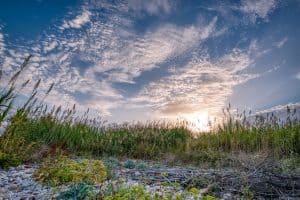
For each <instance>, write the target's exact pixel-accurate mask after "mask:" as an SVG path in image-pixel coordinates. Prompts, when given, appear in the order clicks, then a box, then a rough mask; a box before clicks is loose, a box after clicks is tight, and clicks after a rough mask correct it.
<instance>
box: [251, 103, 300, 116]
mask: <svg viewBox="0 0 300 200" xmlns="http://www.w3.org/2000/svg"><path fill="white" fill-rule="evenodd" d="M287 107H289V108H290V109H291V111H293V110H294V109H296V110H299V109H300V102H296V103H288V104H284V105H276V106H273V107H271V108H268V109H265V110H261V111H258V112H256V114H264V113H272V112H286V111H287ZM299 114H300V113H299Z"/></svg>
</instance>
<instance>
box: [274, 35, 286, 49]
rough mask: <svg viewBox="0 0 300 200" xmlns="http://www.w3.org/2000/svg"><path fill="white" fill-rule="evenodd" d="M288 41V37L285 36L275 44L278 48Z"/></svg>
mask: <svg viewBox="0 0 300 200" xmlns="http://www.w3.org/2000/svg"><path fill="white" fill-rule="evenodd" d="M287 41H288V38H287V37H285V38H283V39H282V40H280V41H279V42H277V43H276V44H275V46H276V47H277V48H281V47H282V46H283V45H284V44H285V43H286V42H287Z"/></svg>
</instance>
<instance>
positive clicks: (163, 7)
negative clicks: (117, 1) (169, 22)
mask: <svg viewBox="0 0 300 200" xmlns="http://www.w3.org/2000/svg"><path fill="white" fill-rule="evenodd" d="M174 3H175V1H173V0H147V1H145V0H129V8H130V9H132V10H134V11H138V12H143V11H146V12H147V13H148V14H150V15H158V14H162V13H170V12H171V10H172V9H173V8H174V6H175V5H174Z"/></svg>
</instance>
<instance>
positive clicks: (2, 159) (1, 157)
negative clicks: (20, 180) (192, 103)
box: [0, 152, 22, 169]
mask: <svg viewBox="0 0 300 200" xmlns="http://www.w3.org/2000/svg"><path fill="white" fill-rule="evenodd" d="M21 163H22V160H20V158H18V157H17V156H16V155H15V154H7V153H3V152H0V168H3V169H7V168H9V167H15V166H18V165H20V164H21Z"/></svg>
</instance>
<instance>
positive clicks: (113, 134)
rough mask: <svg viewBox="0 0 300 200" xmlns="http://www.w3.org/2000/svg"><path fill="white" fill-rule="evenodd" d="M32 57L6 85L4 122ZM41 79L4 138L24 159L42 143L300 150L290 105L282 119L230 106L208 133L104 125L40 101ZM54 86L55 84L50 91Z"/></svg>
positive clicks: (75, 148) (185, 156)
mask: <svg viewBox="0 0 300 200" xmlns="http://www.w3.org/2000/svg"><path fill="white" fill-rule="evenodd" d="M28 61H29V59H27V60H26V61H25V64H24V65H22V67H21V70H20V71H19V72H17V74H15V75H14V76H13V77H12V78H11V80H10V81H9V84H8V87H6V88H4V89H2V90H1V93H0V123H1V121H2V120H3V119H4V118H5V117H7V114H8V113H9V111H10V110H11V109H12V106H13V100H14V99H15V98H16V96H17V93H16V92H15V91H16V89H15V81H16V79H17V78H18V76H19V75H20V73H21V71H22V70H23V69H24V67H25V66H26V64H27V63H28ZM39 83H40V80H39V81H38V82H37V83H36V84H35V86H34V89H33V90H32V93H31V95H30V96H29V97H28V100H27V101H26V102H25V103H24V104H23V106H21V107H19V108H18V109H17V111H16V112H15V113H14V115H13V116H12V117H11V119H10V125H9V126H8V127H7V128H6V130H5V133H4V135H3V136H2V137H0V152H4V153H7V154H16V155H17V156H19V157H20V158H21V159H22V160H24V161H26V160H30V159H31V158H30V155H31V154H33V153H32V152H35V151H39V149H40V148H41V146H43V145H44V146H45V145H46V146H49V147H55V148H60V149H63V150H66V151H68V152H70V153H73V154H76V155H81V154H90V155H93V156H103V155H109V156H126V157H133V158H141V159H162V158H164V157H165V156H166V155H170V154H171V155H173V156H175V157H176V159H177V158H178V159H182V160H191V161H193V160H199V159H200V160H201V159H202V160H203V159H204V160H205V159H211V157H212V156H211V155H215V154H217V155H218V154H223V153H233V152H246V153H253V152H268V153H269V154H270V155H272V156H274V157H289V156H299V154H300V123H299V120H298V119H296V118H293V116H294V115H293V114H294V113H295V111H291V110H290V108H288V107H287V116H288V117H287V119H286V120H284V121H282V120H281V119H278V118H276V116H275V115H272V114H268V115H267V116H263V115H260V116H255V117H254V116H253V117H251V116H250V117H249V116H247V115H246V113H245V112H243V113H241V114H239V113H234V114H232V113H231V108H230V106H229V107H228V109H225V110H224V118H223V121H222V122H221V123H219V124H218V125H216V126H215V127H212V129H211V130H210V131H209V132H205V133H198V134H196V135H195V133H192V132H191V131H190V130H189V128H188V126H187V123H185V122H174V123H170V122H155V121H152V122H146V123H131V124H128V123H127V124H121V125H105V124H104V123H103V121H101V120H100V121H99V120H97V119H90V118H88V115H87V113H88V112H86V114H84V115H83V117H78V116H77V115H76V109H75V105H74V107H73V108H72V109H68V110H63V109H62V108H61V107H60V106H59V107H52V108H49V107H48V106H47V105H45V104H41V103H37V102H38V101H37V98H36V97H35V96H36V94H37V90H38V86H39ZM25 84H26V82H24V84H23V85H22V87H24V85H25ZM22 87H21V88H22ZM52 88H53V85H51V86H50V88H49V90H48V91H47V93H46V94H45V96H46V95H48V94H49V92H50V91H51V89H52ZM43 99H44V98H43ZM0 160H1V159H0Z"/></svg>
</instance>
